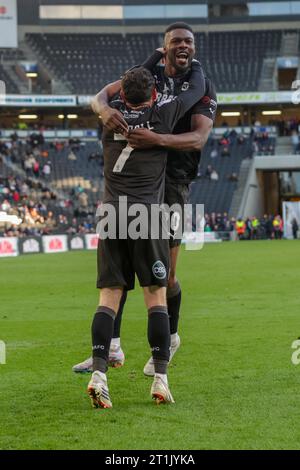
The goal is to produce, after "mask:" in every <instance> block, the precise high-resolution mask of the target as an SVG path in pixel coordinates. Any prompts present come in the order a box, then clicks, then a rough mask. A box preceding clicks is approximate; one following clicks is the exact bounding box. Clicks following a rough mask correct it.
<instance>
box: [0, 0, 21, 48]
mask: <svg viewBox="0 0 300 470" xmlns="http://www.w3.org/2000/svg"><path fill="white" fill-rule="evenodd" d="M0 47H9V48H16V47H18V33H17V0H0Z"/></svg>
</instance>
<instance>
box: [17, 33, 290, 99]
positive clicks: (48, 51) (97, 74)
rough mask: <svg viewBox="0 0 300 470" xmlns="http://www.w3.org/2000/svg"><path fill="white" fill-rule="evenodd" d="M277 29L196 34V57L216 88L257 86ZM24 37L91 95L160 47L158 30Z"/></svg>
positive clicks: (59, 73) (77, 89)
mask: <svg viewBox="0 0 300 470" xmlns="http://www.w3.org/2000/svg"><path fill="white" fill-rule="evenodd" d="M281 38H282V31H278V30H276V31H249V32H248V31H247V32H240V31H238V32H222V33H209V34H204V33H196V34H195V39H196V47H197V57H198V58H199V59H200V60H201V62H202V63H203V66H204V68H205V70H206V71H207V73H208V75H209V76H211V78H212V79H213V81H214V83H215V85H216V89H217V90H218V91H222V92H227V91H254V90H257V86H258V81H259V78H260V74H261V70H262V64H263V59H264V57H270V56H274V55H277V54H279V52H280V45H281ZM26 40H27V42H28V43H29V45H30V46H31V48H32V49H33V50H34V51H35V53H36V54H37V56H38V57H39V59H40V60H42V61H43V62H44V63H45V64H46V65H47V66H48V67H49V69H50V70H51V71H52V73H53V74H54V76H56V77H57V78H59V79H61V80H63V81H65V82H67V83H68V84H69V85H70V87H71V89H72V91H73V92H74V93H82V94H86V93H87V94H89V93H91V94H94V93H96V92H97V90H99V89H100V88H101V87H103V86H104V85H105V84H106V83H108V82H110V81H114V80H117V79H118V78H119V77H120V76H121V74H122V73H123V72H124V71H125V70H127V69H128V68H130V67H131V66H132V65H135V64H140V63H142V62H143V60H145V58H146V57H148V56H149V55H150V54H151V53H152V52H153V51H154V49H155V48H157V47H159V46H161V44H162V35H159V34H148V33H145V34H127V35H126V36H123V35H121V34H97V35H96V34H84V35H83V34H69V35H66V34H27V35H26Z"/></svg>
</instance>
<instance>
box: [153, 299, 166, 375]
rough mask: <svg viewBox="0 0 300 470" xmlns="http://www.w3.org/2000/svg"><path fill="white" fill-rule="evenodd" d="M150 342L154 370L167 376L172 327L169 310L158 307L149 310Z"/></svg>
mask: <svg viewBox="0 0 300 470" xmlns="http://www.w3.org/2000/svg"><path fill="white" fill-rule="evenodd" d="M148 314H149V317H148V341H149V344H150V347H151V351H152V357H153V362H154V370H155V372H156V373H158V374H166V373H167V366H168V362H169V358H170V342H171V338H170V325H169V318H168V309H167V307H165V306H162V305H158V306H156V307H152V308H150V309H149V310H148Z"/></svg>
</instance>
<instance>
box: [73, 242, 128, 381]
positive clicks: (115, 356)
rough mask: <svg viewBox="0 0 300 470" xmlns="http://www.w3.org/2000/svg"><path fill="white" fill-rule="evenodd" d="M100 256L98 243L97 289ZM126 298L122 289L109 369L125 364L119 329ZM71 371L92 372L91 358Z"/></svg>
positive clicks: (100, 244)
mask: <svg viewBox="0 0 300 470" xmlns="http://www.w3.org/2000/svg"><path fill="white" fill-rule="evenodd" d="M116 248H117V247H116ZM102 256H103V242H99V243H98V248H97V265H98V278H97V287H98V288H100V270H101V257H102ZM106 258H107V256H106V255H104V262H107V263H109V260H107V261H105V260H106ZM126 298H127V290H125V289H124V291H123V294H122V297H121V300H120V304H119V307H118V311H117V316H116V319H115V322H114V332H113V337H112V342H111V347H110V354H109V359H108V365H109V366H111V367H121V366H123V364H124V362H125V355H124V352H123V350H122V348H121V344H120V328H121V320H122V314H123V309H124V305H125V302H126ZM119 316H120V317H119ZM72 370H73V372H76V373H89V372H92V371H93V358H92V356H90V357H88V358H87V359H85V360H84V361H82V362H79V363H78V364H75V365H74V366H73V367H72Z"/></svg>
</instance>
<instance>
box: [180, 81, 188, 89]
mask: <svg viewBox="0 0 300 470" xmlns="http://www.w3.org/2000/svg"><path fill="white" fill-rule="evenodd" d="M189 86H190V84H189V82H183V84H182V87H181V91H186V90H188V89H189Z"/></svg>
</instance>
